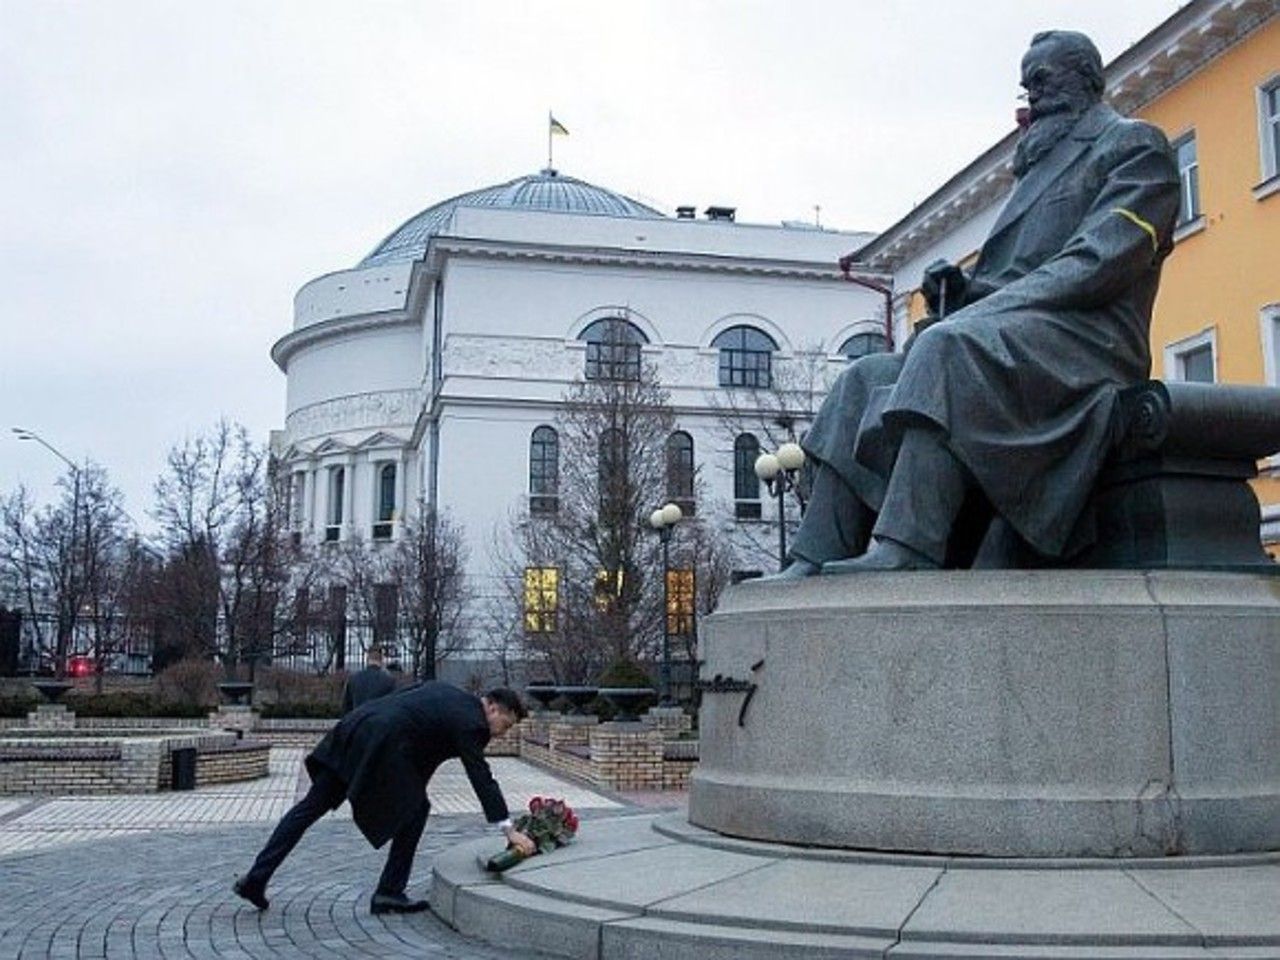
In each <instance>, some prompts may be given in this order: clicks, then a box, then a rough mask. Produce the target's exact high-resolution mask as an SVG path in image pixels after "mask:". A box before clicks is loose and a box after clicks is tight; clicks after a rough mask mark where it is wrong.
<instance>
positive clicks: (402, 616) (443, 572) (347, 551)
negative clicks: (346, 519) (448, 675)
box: [324, 502, 470, 680]
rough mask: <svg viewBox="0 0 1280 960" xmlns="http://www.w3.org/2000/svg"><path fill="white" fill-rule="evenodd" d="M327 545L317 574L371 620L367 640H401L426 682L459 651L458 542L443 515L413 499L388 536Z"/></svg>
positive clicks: (462, 637)
mask: <svg viewBox="0 0 1280 960" xmlns="http://www.w3.org/2000/svg"><path fill="white" fill-rule="evenodd" d="M329 550H330V561H329V563H328V564H327V566H326V569H325V573H324V576H326V577H327V578H328V579H329V580H330V581H331V582H334V581H336V582H338V583H340V584H342V586H344V587H345V588H346V592H347V596H348V598H349V602H350V603H351V604H353V605H354V606H355V609H356V610H357V612H358V615H359V616H360V617H361V619H365V620H367V621H369V622H371V623H372V624H373V625H374V638H373V642H374V643H387V642H389V640H390V638H391V636H392V635H394V636H395V637H396V638H397V642H398V640H399V638H400V637H403V638H404V639H406V640H407V641H408V654H409V659H410V667H411V670H412V672H413V674H414V676H416V677H420V678H422V679H427V680H430V679H434V678H435V676H436V666H437V664H438V663H439V662H440V661H442V660H444V659H446V658H447V657H449V656H450V655H453V654H456V653H458V652H460V651H462V650H464V649H466V647H467V645H468V640H469V637H468V631H467V629H466V624H467V618H466V616H465V614H466V612H467V609H468V604H469V601H470V594H469V592H468V588H467V582H466V572H465V571H466V562H467V551H466V540H465V537H464V535H463V530H462V528H461V527H460V526H459V525H458V524H457V523H456V522H455V521H454V520H452V519H451V518H450V517H449V516H448V515H446V514H437V513H435V512H434V511H433V510H431V508H429V507H428V506H427V505H426V504H425V503H421V502H420V503H419V505H418V510H417V512H416V518H415V519H413V520H410V521H409V522H407V523H406V524H405V526H404V530H403V531H402V535H401V536H400V537H398V538H397V539H396V540H394V541H392V542H390V543H387V542H376V541H368V540H364V539H361V538H354V539H352V540H348V541H346V542H344V543H342V544H339V545H338V546H336V547H331V548H329Z"/></svg>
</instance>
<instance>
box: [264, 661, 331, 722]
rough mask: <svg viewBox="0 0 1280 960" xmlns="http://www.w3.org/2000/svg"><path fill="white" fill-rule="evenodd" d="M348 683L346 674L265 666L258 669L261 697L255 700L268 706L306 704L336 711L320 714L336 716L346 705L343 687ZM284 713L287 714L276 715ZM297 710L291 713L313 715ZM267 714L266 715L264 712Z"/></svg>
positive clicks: (321, 714)
mask: <svg viewBox="0 0 1280 960" xmlns="http://www.w3.org/2000/svg"><path fill="white" fill-rule="evenodd" d="M346 682H347V675H346V674H345V673H329V674H324V675H318V674H314V673H309V672H307V671H305V670H289V669H287V668H285V667H265V668H263V669H261V670H259V671H258V679H257V696H256V697H255V699H254V702H255V703H256V704H258V706H259V707H260V708H263V709H265V707H266V706H267V705H268V704H290V705H295V706H299V705H303V704H307V705H309V706H310V707H315V708H317V709H321V710H325V711H332V712H325V713H320V714H315V715H316V716H325V717H330V716H333V717H336V716H337V715H338V712H339V710H340V708H341V705H342V687H343V685H344V684H345V683H346ZM275 715H276V716H283V714H275ZM311 715H312V714H300V713H294V714H289V716H295V717H297V716H311ZM263 716H266V714H265V713H264V714H263Z"/></svg>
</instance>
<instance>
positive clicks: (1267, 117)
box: [1253, 73, 1280, 200]
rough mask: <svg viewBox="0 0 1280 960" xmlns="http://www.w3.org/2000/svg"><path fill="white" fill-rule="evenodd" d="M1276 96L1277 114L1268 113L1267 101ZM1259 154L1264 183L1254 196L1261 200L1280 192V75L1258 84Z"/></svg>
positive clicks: (1255, 190) (1262, 182) (1276, 74)
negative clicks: (1278, 154)
mask: <svg viewBox="0 0 1280 960" xmlns="http://www.w3.org/2000/svg"><path fill="white" fill-rule="evenodd" d="M1272 94H1274V96H1275V100H1276V112H1275V113H1268V112H1267V111H1268V105H1267V99H1268V97H1269V96H1270V95H1272ZM1257 95H1258V152H1259V160H1260V162H1261V167H1262V181H1261V182H1260V183H1259V184H1258V185H1257V186H1256V187H1254V190H1253V195H1254V197H1256V198H1257V199H1259V200H1261V199H1262V198H1263V197H1267V196H1270V195H1271V194H1273V193H1276V192H1277V191H1280V156H1277V152H1280V146H1278V145H1277V143H1276V141H1277V139H1278V135H1277V132H1276V131H1277V130H1280V73H1275V74H1272V75H1271V76H1270V77H1268V78H1267V79H1266V80H1265V81H1263V82H1262V83H1260V84H1258V89H1257Z"/></svg>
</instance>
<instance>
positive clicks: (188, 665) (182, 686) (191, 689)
mask: <svg viewBox="0 0 1280 960" xmlns="http://www.w3.org/2000/svg"><path fill="white" fill-rule="evenodd" d="M221 679H222V668H221V667H220V666H218V665H217V664H216V663H214V662H213V661H212V660H195V659H188V660H179V661H178V662H177V663H175V664H172V665H170V666H168V667H165V668H164V669H163V670H161V671H160V672H159V673H158V674H156V681H155V699H156V701H157V704H158V705H160V706H162V708H163V709H165V710H169V709H176V708H178V707H197V708H201V709H202V710H208V709H210V708H212V707H215V706H217V704H218V681H220V680H221ZM166 715H168V716H178V714H166Z"/></svg>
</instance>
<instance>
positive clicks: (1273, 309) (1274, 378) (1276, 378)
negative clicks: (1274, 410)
mask: <svg viewBox="0 0 1280 960" xmlns="http://www.w3.org/2000/svg"><path fill="white" fill-rule="evenodd" d="M1258 323H1259V326H1260V328H1261V332H1262V369H1263V373H1264V376H1265V377H1266V382H1267V385H1268V386H1272V387H1280V303H1269V304H1267V305H1266V306H1265V307H1263V308H1262V310H1260V311H1259V313H1258Z"/></svg>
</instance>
